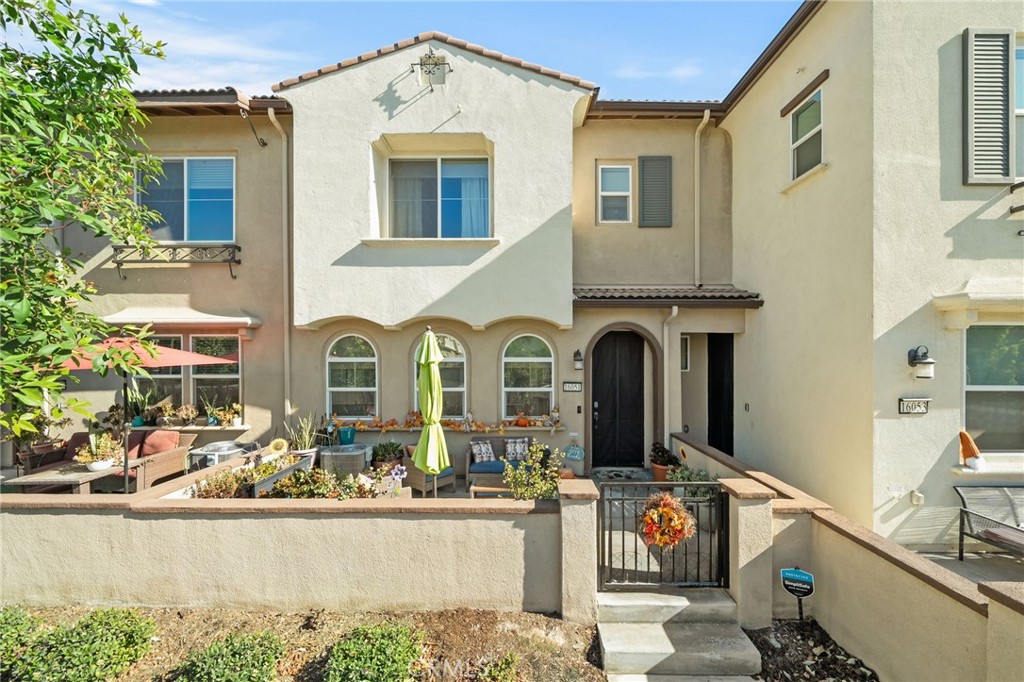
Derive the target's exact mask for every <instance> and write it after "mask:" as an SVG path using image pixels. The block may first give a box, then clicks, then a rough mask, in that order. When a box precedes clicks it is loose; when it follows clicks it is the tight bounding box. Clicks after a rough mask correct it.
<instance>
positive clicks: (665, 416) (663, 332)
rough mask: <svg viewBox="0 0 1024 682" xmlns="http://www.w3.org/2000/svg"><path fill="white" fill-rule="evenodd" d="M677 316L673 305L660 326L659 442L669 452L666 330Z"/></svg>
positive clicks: (669, 405) (669, 375)
mask: <svg viewBox="0 0 1024 682" xmlns="http://www.w3.org/2000/svg"><path fill="white" fill-rule="evenodd" d="M677 315H679V306H677V305H674V306H672V313H671V314H670V315H669V316H668V317H666V318H665V322H664V324H662V325H661V350H662V353H663V357H662V365H663V366H662V372H663V374H664V376H662V379H661V390H662V393H663V394H664V395H662V403H663V404H662V408H661V409H662V413H663V414H662V425H661V427H662V429H664V431H665V432H664V433H663V434H662V435H663V439H662V441H661V444H662V445H664V446H665V447H666V448H669V449H670V450H671V447H669V443H668V441H669V438H670V433H671V429H670V428H669V425H668V424H669V416H670V412H671V409H670V408H671V406H672V402H671V400H669V390H668V383H669V379H670V378H671V371H672V370H671V369H670V367H671V366H672V365H671V363H670V362H669V359H668V358H669V356H668V342H669V338H668V328H669V325H670V324H672V320H674V319H676V316H677Z"/></svg>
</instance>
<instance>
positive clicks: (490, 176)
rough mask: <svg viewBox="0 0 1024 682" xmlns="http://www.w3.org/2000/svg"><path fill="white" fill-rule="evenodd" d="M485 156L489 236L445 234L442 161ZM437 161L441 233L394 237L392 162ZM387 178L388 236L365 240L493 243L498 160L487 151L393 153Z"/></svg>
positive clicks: (385, 199) (476, 158) (385, 206)
mask: <svg viewBox="0 0 1024 682" xmlns="http://www.w3.org/2000/svg"><path fill="white" fill-rule="evenodd" d="M479 159H484V160H486V161H487V236H486V237H465V238H463V237H442V236H441V232H442V225H441V208H442V204H443V203H444V201H443V199H442V197H441V162H442V161H444V160H448V161H473V160H479ZM396 160H397V161H436V162H437V171H436V172H437V236H436V237H392V236H391V234H392V233H393V232H394V216H393V213H394V212H393V211H392V210H391V178H392V175H391V162H392V161H396ZM387 163H388V168H387V179H386V182H385V183H384V210H385V211H387V222H386V224H387V235H386V236H385V237H381V238H379V239H363V240H362V241H363V243H367V242H373V243H376V242H379V241H384V242H389V241H394V242H412V241H415V242H426V241H431V242H435V241H440V242H470V243H473V242H490V241H492V240H494V159H493V158H491V157H490V156H487V155H486V154H437V155H431V156H423V155H422V154H421V153H418V152H417V153H412V152H406V153H393V154H390V155H389V156H388V157H387Z"/></svg>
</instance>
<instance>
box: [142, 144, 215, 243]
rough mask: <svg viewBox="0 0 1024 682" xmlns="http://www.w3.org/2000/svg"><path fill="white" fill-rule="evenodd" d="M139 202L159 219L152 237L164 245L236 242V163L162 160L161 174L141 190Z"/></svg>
mask: <svg viewBox="0 0 1024 682" xmlns="http://www.w3.org/2000/svg"><path fill="white" fill-rule="evenodd" d="M139 202H140V203H141V204H143V205H144V206H146V207H148V208H151V209H153V210H155V211H157V212H158V213H159V214H160V216H161V217H162V220H161V221H160V222H157V223H156V224H154V225H153V226H152V235H153V238H154V239H156V240H158V241H166V242H217V243H228V242H233V241H234V240H235V160H234V159H233V158H214V157H198V158H180V159H163V175H162V176H160V177H158V178H156V179H155V180H153V181H152V182H150V183H149V184H148V185H146V186H145V187H140V192H139Z"/></svg>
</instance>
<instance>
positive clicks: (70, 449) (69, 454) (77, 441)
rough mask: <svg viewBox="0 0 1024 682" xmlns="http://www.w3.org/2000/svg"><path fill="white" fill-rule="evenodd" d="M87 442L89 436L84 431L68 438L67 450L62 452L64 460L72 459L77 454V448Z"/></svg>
mask: <svg viewBox="0 0 1024 682" xmlns="http://www.w3.org/2000/svg"><path fill="white" fill-rule="evenodd" d="M88 442H89V434H88V432H86V431H76V432H75V433H73V434H71V437H70V438H68V445H67V449H66V450H65V451H64V459H72V458H74V456H75V455H77V454H78V448H80V447H82V446H83V445H85V444H86V443H88Z"/></svg>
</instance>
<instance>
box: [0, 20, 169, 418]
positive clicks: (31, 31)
mask: <svg viewBox="0 0 1024 682" xmlns="http://www.w3.org/2000/svg"><path fill="white" fill-rule="evenodd" d="M0 33H2V34H3V37H2V38H0V40H2V41H3V42H2V43H0V93H3V94H2V98H3V104H2V106H0V241H2V244H0V405H2V406H3V407H2V409H0V429H3V430H5V431H7V432H9V434H11V435H13V436H15V437H19V436H21V435H23V434H25V433H26V432H28V433H32V432H35V431H37V426H38V424H39V423H40V421H41V420H42V415H43V410H44V403H45V402H47V400H49V401H50V402H51V404H52V405H54V406H55V407H54V410H55V414H54V416H55V417H57V418H60V416H61V414H60V412H61V409H62V408H61V407H60V402H61V401H60V394H61V391H62V389H63V385H64V383H65V382H64V381H63V380H64V379H65V378H66V377H68V376H69V372H68V370H66V369H62V368H61V367H60V365H61V363H63V362H64V361H66V360H68V359H69V358H71V357H72V354H73V351H74V350H75V349H77V348H82V347H85V348H86V349H87V350H90V351H96V350H98V349H97V348H96V347H95V346H92V345H91V344H94V343H96V342H98V341H100V340H102V339H103V338H105V337H106V336H108V335H109V334H110V333H111V332H112V331H113V330H112V329H111V328H110V326H109V325H107V324H105V323H103V321H102V320H100V319H99V318H98V317H97V316H95V315H92V314H90V313H88V312H86V311H85V310H83V309H82V306H80V304H81V303H84V302H86V301H88V300H89V297H90V295H92V294H94V293H96V291H95V288H94V287H93V285H92V283H91V282H88V281H85V280H83V279H82V278H81V277H80V276H79V272H80V270H81V269H82V267H83V264H82V262H80V261H79V260H76V259H75V258H74V257H73V255H72V254H71V253H70V251H69V250H67V249H64V248H63V247H62V239H61V231H62V230H65V229H77V228H80V229H82V230H85V231H86V232H91V233H92V234H94V235H95V236H97V237H100V238H108V239H110V240H112V241H115V242H122V243H128V244H133V245H137V246H140V247H142V248H143V249H147V248H149V245H150V244H151V240H150V237H149V236H148V234H147V226H148V225H149V224H151V222H152V221H153V219H154V218H156V214H155V213H153V212H152V211H150V210H148V209H146V208H145V207H143V206H140V205H139V204H137V203H136V202H135V198H134V196H133V193H134V186H135V177H136V172H138V174H139V175H140V177H141V178H142V180H143V181H148V180H151V179H153V178H155V177H156V175H157V173H158V172H159V161H158V160H156V159H155V158H153V157H151V156H149V155H148V154H147V153H146V152H145V151H144V149H145V146H144V144H143V142H142V140H141V138H140V137H139V133H138V131H139V129H140V128H141V126H142V125H144V124H145V122H146V117H145V116H144V115H143V114H142V112H140V111H139V110H138V108H137V107H136V102H135V98H134V96H133V95H132V92H131V89H130V84H131V81H132V78H133V76H134V74H137V73H138V66H137V64H136V58H137V57H139V56H148V57H162V56H163V44H162V43H159V42H157V43H147V42H145V41H144V40H143V38H142V34H141V33H140V32H139V29H138V27H136V26H134V25H131V24H130V23H129V22H128V20H127V18H125V17H124V16H123V15H122V16H121V17H120V18H119V21H111V22H106V21H103V20H101V19H100V18H99V17H98V16H96V15H94V14H91V13H89V12H85V11H81V10H76V9H73V8H72V7H71V0H0ZM129 333H134V334H138V333H139V330H129ZM138 361H139V358H138V357H137V356H136V355H135V354H134V353H131V352H128V351H124V350H117V349H114V350H108V351H106V352H104V353H102V354H100V355H98V356H97V357H96V359H95V360H94V362H93V368H94V369H95V370H96V371H98V372H100V373H101V374H105V373H106V371H107V365H108V363H110V364H111V365H112V367H113V368H115V370H117V371H119V372H120V371H128V372H132V373H136V372H139V371H140V370H139V368H136V367H135V365H137V364H138ZM143 373H144V372H143ZM72 380H75V379H74V378H72ZM66 404H67V406H68V407H71V408H72V409H74V410H75V411H78V412H80V413H82V414H86V415H88V414H89V413H88V410H87V406H86V405H85V404H84V403H82V402H81V401H76V400H71V399H68V400H66Z"/></svg>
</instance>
